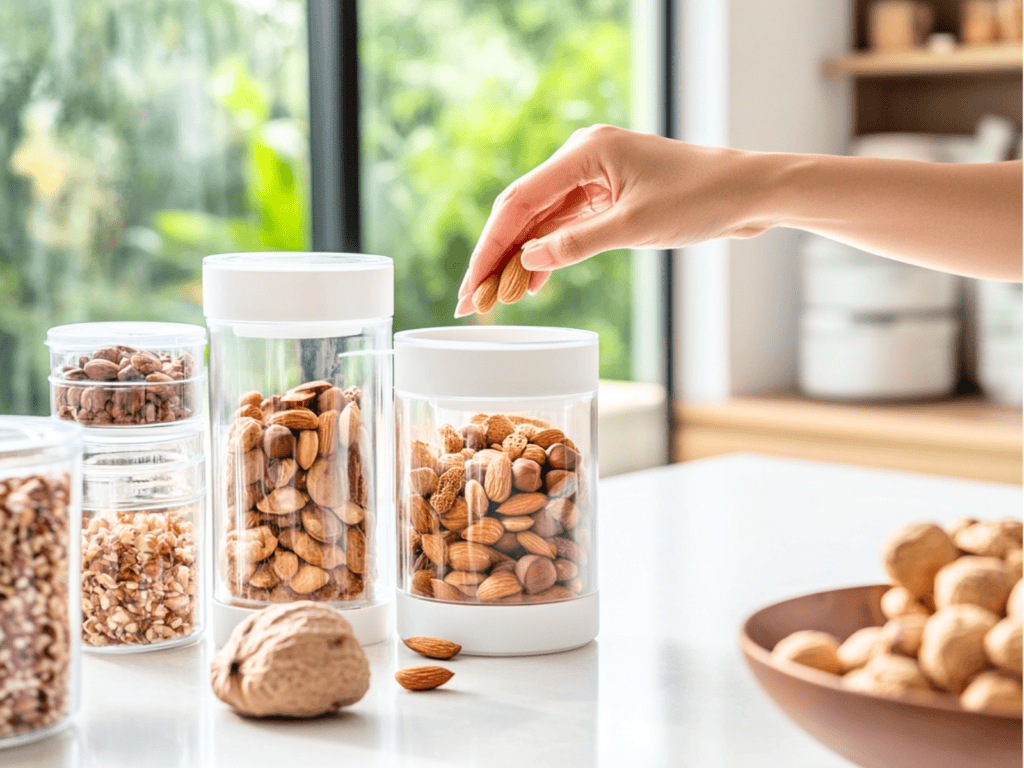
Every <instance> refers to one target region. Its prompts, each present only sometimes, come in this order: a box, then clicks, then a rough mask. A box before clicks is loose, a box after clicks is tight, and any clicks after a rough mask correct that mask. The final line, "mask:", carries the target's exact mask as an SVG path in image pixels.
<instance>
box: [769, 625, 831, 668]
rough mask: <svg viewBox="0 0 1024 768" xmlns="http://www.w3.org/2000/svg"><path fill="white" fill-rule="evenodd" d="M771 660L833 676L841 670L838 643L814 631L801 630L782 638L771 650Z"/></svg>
mask: <svg viewBox="0 0 1024 768" xmlns="http://www.w3.org/2000/svg"><path fill="white" fill-rule="evenodd" d="M772 660H773V661H778V660H785V661H792V662H796V663H797V664H803V665H804V666H807V667H812V668H814V669H820V670H821V671H822V672H831V673H832V674H834V675H838V674H839V673H840V672H842V670H843V665H842V662H841V661H840V660H839V641H838V640H836V639H835V638H834V637H832V635H830V634H828V633H827V632H816V631H814V630H801V631H799V632H794V633H793V634H791V635H789V636H787V637H784V638H783V639H782V640H780V641H779V642H778V643H776V645H775V648H773V649H772Z"/></svg>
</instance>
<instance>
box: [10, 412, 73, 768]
mask: <svg viewBox="0 0 1024 768" xmlns="http://www.w3.org/2000/svg"><path fill="white" fill-rule="evenodd" d="M81 468H82V429H81V427H79V426H78V425H77V424H66V423H62V422H59V421H55V420H52V419H43V418H33V417H23V416H0V747H8V746H13V745H15V744H24V743H26V742H29V741H35V740H36V739H40V738H42V737H44V736H47V735H49V734H51V733H54V732H55V731H58V730H60V729H61V728H63V727H64V726H66V725H67V724H68V723H69V722H70V721H71V718H72V716H73V715H74V713H75V711H76V710H77V709H78V686H79V675H80V668H79V643H78V622H79V619H78V595H79V593H78V567H77V564H78V535H77V534H78V529H79V526H80V524H81V523H80V519H79V517H80V514H81V507H80V503H81ZM0 762H2V761H0Z"/></svg>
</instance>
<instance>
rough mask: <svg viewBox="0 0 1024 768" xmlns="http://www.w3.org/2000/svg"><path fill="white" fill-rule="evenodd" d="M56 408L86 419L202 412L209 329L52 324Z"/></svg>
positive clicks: (136, 420) (148, 418)
mask: <svg viewBox="0 0 1024 768" xmlns="http://www.w3.org/2000/svg"><path fill="white" fill-rule="evenodd" d="M46 345H47V346H48V347H49V348H50V411H51V413H52V414H53V415H55V416H57V417H58V418H61V419H65V420H68V421H77V422H79V423H81V424H83V425H85V426H88V427H146V426H153V425H155V424H168V423H174V422H179V421H184V420H187V419H201V418H202V415H203V396H204V381H203V360H204V357H205V350H206V329H204V328H201V327H199V326H197V325H184V324H182V323H144V322H111V323H78V324H75V325H61V326H57V327H56V328H51V329H50V330H49V331H48V332H47V334H46Z"/></svg>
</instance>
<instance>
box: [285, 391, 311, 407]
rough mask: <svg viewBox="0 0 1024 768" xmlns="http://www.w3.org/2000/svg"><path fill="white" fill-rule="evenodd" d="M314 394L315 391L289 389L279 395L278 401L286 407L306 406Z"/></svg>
mask: <svg viewBox="0 0 1024 768" xmlns="http://www.w3.org/2000/svg"><path fill="white" fill-rule="evenodd" d="M316 396H317V393H316V392H313V391H310V390H299V391H296V390H291V391H290V392H285V393H284V394H283V395H281V400H280V403H281V405H284V406H286V407H288V408H307V407H309V406H310V404H311V403H312V402H313V401H314V400H316Z"/></svg>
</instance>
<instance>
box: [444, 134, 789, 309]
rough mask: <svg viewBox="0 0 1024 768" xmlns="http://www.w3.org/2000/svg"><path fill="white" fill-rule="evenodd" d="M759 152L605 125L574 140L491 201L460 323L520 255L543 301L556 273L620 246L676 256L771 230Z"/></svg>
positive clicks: (462, 292)
mask: <svg viewBox="0 0 1024 768" xmlns="http://www.w3.org/2000/svg"><path fill="white" fill-rule="evenodd" d="M757 157H758V155H756V154H755V153H747V152H741V151H738V150H732V149H722V148H717V147H700V146H695V145H692V144H686V143H683V142H680V141H673V140H671V139H666V138H663V137H660V136H654V135H651V134H645V133H637V132H634V131H627V130H625V129H622V128H615V127H612V126H607V125H597V126H591V127H590V128H586V129H582V130H579V131H577V132H576V133H574V134H573V135H572V136H571V137H570V138H569V140H568V141H567V142H566V143H565V144H564V145H563V146H562V147H561V148H560V149H559V150H558V151H557V152H555V154H554V155H552V156H551V157H550V158H549V159H548V160H546V161H545V162H544V163H542V164H541V165H539V166H538V167H537V168H535V169H534V170H532V171H530V172H529V173H527V174H526V175H525V176H523V177H522V178H520V179H518V180H517V181H515V182H513V183H512V184H511V185H510V186H509V187H508V188H507V189H505V191H504V192H502V193H501V194H500V195H499V196H498V198H497V200H495V202H494V207H493V209H492V211H491V215H490V217H489V218H488V220H487V224H486V225H485V226H484V230H483V232H482V234H481V235H480V240H479V242H478V243H477V246H476V249H475V250H474V251H473V255H472V257H471V258H470V261H469V266H468V268H467V270H466V275H465V277H464V278H463V281H462V286H461V288H460V289H459V303H458V306H457V308H456V312H455V316H456V317H463V316H465V315H469V314H472V313H473V312H474V311H476V308H475V307H474V304H473V293H474V291H475V290H476V289H477V287H478V286H479V285H480V284H481V283H482V282H483V281H484V280H485V279H487V278H488V277H489V276H490V275H493V274H499V273H500V272H501V270H502V268H503V267H504V266H505V264H506V263H508V261H509V260H510V259H511V258H512V257H513V256H514V255H515V254H516V253H517V252H518V251H519V249H520V248H521V249H522V252H523V255H522V264H523V266H524V267H525V268H526V269H528V270H530V272H531V274H530V279H529V285H528V291H529V293H530V294H531V295H533V294H536V293H537V291H539V290H540V289H541V287H542V286H543V285H544V283H546V282H547V280H548V278H549V277H550V275H551V271H552V270H555V269H561V268H562V267H566V266H569V265H570V264H576V263H577V262H580V261H583V260H584V259H588V258H590V257H591V256H594V255H596V254H598V253H602V252H604V251H610V250H614V249H616V248H671V247H679V246H683V245H688V244H690V243H695V242H701V241H703V240H710V239H713V238H720V237H749V236H752V235H755V234H759V233H760V232H762V231H764V230H765V229H767V228H768V227H769V226H770V223H769V222H767V221H761V220H759V218H758V216H757V215H756V214H755V213H754V206H753V205H752V204H751V203H752V201H753V200H754V199H755V198H756V197H757V195H756V194H755V193H757V192H760V191H761V189H760V187H759V185H758V184H757V183H756V182H755V179H757V178H758V176H757V175H756V174H753V173H751V171H752V170H753V168H752V166H753V165H754V164H755V163H756V162H757V160H756V158H757Z"/></svg>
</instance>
